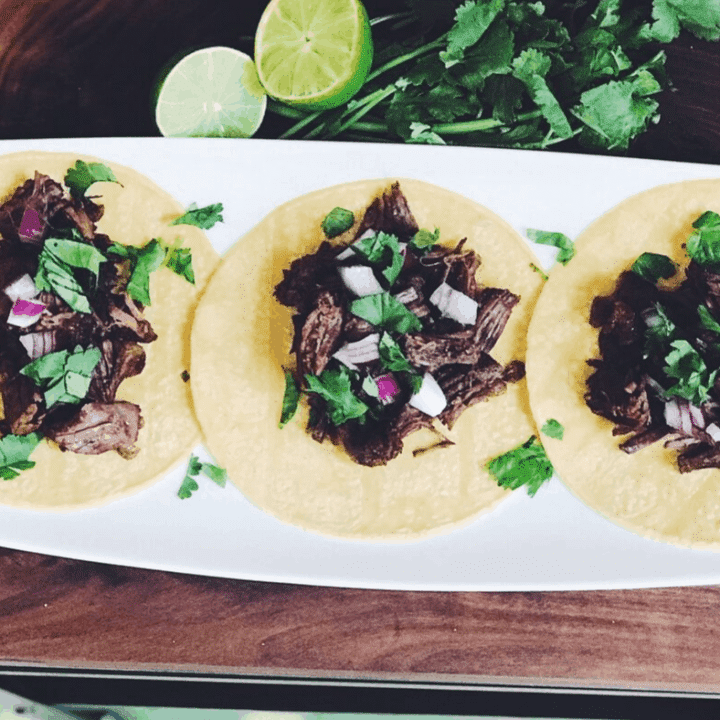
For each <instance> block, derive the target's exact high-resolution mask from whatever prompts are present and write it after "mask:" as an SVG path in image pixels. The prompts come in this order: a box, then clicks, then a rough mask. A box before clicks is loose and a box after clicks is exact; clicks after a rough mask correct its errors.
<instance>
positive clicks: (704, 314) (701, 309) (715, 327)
mask: <svg viewBox="0 0 720 720" xmlns="http://www.w3.org/2000/svg"><path fill="white" fill-rule="evenodd" d="M698 315H699V316H700V324H701V325H702V326H703V327H704V328H706V329H707V330H712V332H714V333H718V335H720V323H718V321H717V320H716V319H715V318H714V317H713V316H712V315H711V314H710V311H709V310H708V309H707V308H706V307H705V305H699V306H698Z"/></svg>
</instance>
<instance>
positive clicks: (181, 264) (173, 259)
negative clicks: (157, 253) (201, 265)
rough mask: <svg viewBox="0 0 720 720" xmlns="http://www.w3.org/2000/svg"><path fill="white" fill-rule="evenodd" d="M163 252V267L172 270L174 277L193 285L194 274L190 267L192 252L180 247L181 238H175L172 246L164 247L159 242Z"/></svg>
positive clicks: (163, 244)
mask: <svg viewBox="0 0 720 720" xmlns="http://www.w3.org/2000/svg"><path fill="white" fill-rule="evenodd" d="M160 244H161V245H162V246H163V249H164V250H165V260H164V262H163V265H164V266H165V267H166V268H167V269H168V270H172V272H174V273H175V274H176V275H179V276H180V277H181V278H184V279H185V280H187V281H188V282H189V283H190V284H191V285H194V284H195V272H194V271H193V266H192V251H191V250H190V248H184V247H180V246H181V245H182V238H177V239H176V240H175V242H174V243H173V244H172V245H166V244H165V243H163V242H162V240H160Z"/></svg>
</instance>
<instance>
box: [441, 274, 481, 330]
mask: <svg viewBox="0 0 720 720" xmlns="http://www.w3.org/2000/svg"><path fill="white" fill-rule="evenodd" d="M430 302H431V303H432V304H433V305H435V306H436V307H437V308H438V310H440V312H441V313H442V315H444V316H445V317H448V318H451V319H452V320H456V321H457V322H459V323H461V324H462V325H472V324H473V323H474V322H475V318H476V317H477V311H478V304H477V303H476V302H475V301H474V300H473V299H472V298H471V297H468V296H467V295H465V293H461V292H460V291H459V290H455V288H452V287H450V285H448V284H447V283H442V284H441V285H439V286H438V288H437V289H436V290H435V292H433V294H432V295H431V296H430Z"/></svg>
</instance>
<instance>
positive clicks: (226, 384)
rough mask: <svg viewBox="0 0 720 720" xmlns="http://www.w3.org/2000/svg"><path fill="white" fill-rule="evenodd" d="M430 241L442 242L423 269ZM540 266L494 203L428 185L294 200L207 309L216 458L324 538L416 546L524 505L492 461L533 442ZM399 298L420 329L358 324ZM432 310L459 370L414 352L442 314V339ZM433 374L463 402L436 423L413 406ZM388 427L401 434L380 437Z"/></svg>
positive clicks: (271, 506)
mask: <svg viewBox="0 0 720 720" xmlns="http://www.w3.org/2000/svg"><path fill="white" fill-rule="evenodd" d="M331 211H332V213H331ZM338 211H339V212H340V215H341V216H342V214H343V212H345V213H348V212H349V213H351V214H352V219H351V220H350V227H341V228H340V229H335V230H331V229H330V227H329V224H328V223H329V221H330V218H329V217H328V216H332V214H333V213H336V212H338ZM410 211H411V212H410ZM323 226H324V227H325V231H324V230H323ZM436 228H437V229H439V240H438V238H437V232H436ZM340 230H342V232H340ZM338 232H339V233H340V234H336V233H338ZM418 233H419V235H420V238H424V240H418V241H417V242H420V243H421V244H427V247H423V248H422V249H420V250H418V249H417V248H416V250H414V251H413V252H414V253H415V259H411V257H410V250H411V248H410V245H411V244H412V240H413V238H414V237H415V235H416V234H418ZM333 235H334V237H332V239H330V240H329V239H328V237H329V236H333ZM381 235H382V236H383V239H382V241H380V239H379V238H380V236H381ZM387 236H393V238H394V239H388V238H387ZM360 245H362V246H363V247H362V248H359V246H360ZM351 246H353V247H355V248H356V249H353V247H351ZM371 246H372V247H371ZM390 246H392V247H390ZM357 249H361V250H362V252H361V254H360V255H358V253H357ZM398 254H401V255H402V257H399V258H398V257H397V256H398ZM478 255H479V258H480V260H479V262H480V263H481V264H480V268H479V271H478V272H477V274H476V270H477V264H478V257H477V256H478ZM421 257H422V258H424V262H426V263H427V273H428V277H429V275H432V277H433V280H432V283H434V284H432V285H431V284H430V280H429V279H428V280H427V282H428V285H427V288H426V291H425V292H424V293H422V292H421V293H420V294H418V293H417V292H415V291H416V290H417V284H415V285H414V286H413V284H414V283H415V280H418V278H415V280H413V278H412V277H410V276H407V275H406V274H405V273H406V272H407V269H408V267H410V265H412V264H414V263H415V264H419V263H420V258H421ZM380 258H382V260H381V261H380V260H379V259H380ZM533 259H534V258H533V255H532V253H531V252H530V250H529V249H528V248H527V246H526V245H525V243H524V242H523V240H522V238H520V237H519V236H518V235H517V234H516V233H515V232H514V231H513V230H512V228H510V226H509V225H507V224H506V223H505V222H504V221H502V220H501V219H500V218H498V217H497V216H496V215H494V214H493V213H491V212H490V211H489V210H487V209H486V208H484V207H481V206H480V205H477V204H476V203H474V202H473V201H471V200H468V199H467V198H465V197H462V196H460V195H457V194H455V193H452V192H449V191H447V190H444V189H442V188H439V187H436V186H433V185H430V184H427V183H423V182H419V181H415V180H401V181H400V183H399V187H397V186H396V185H395V184H394V183H393V181H391V180H368V181H360V182H354V183H349V184H346V185H339V186H335V187H330V188H327V189H324V190H320V191H317V192H314V193H311V194H309V195H306V196H303V197H300V198H297V199H296V200H293V201H291V202H289V203H287V204H285V205H282V206H281V207H279V208H277V209H276V210H275V211H273V212H272V213H271V214H270V215H269V216H268V217H267V218H265V220H263V221H262V222H261V223H260V224H259V225H258V226H256V227H255V228H253V229H252V230H251V231H250V232H249V233H248V234H247V235H246V236H245V237H244V238H243V239H242V240H241V241H240V242H239V243H238V244H237V245H236V246H235V247H234V248H233V249H232V250H231V251H230V252H229V253H228V255H227V256H226V257H225V258H224V259H223V262H222V263H221V266H220V267H219V269H218V270H217V272H216V273H215V275H214V276H213V278H212V279H211V281H210V283H209V285H208V289H207V291H206V293H205V295H204V296H203V299H202V300H201V303H200V305H199V307H198V311H197V314H196V318H195V322H194V325H193V332H192V372H191V375H192V378H191V385H192V392H193V398H194V401H195V406H196V412H197V415H198V419H199V421H200V424H201V427H202V429H203V433H204V435H205V437H206V443H207V445H208V448H209V449H210V451H211V452H212V453H213V454H214V455H215V457H216V458H217V460H218V461H219V463H220V464H221V465H222V466H224V467H225V468H226V469H227V471H228V474H229V477H230V479H231V480H232V481H233V482H234V483H235V484H236V485H237V487H238V488H239V489H240V490H241V491H242V492H243V493H244V494H245V496H246V497H247V498H248V499H249V500H250V501H251V502H253V503H254V504H255V505H257V506H258V507H260V508H261V509H263V510H265V511H267V512H268V513H270V514H272V515H274V516H275V517H276V518H279V519H280V520H283V521H285V522H288V523H291V524H294V525H298V526H300V527H302V528H305V529H308V530H311V531H315V532H319V533H322V534H326V535H330V536H334V537H345V538H354V539H369V538H373V539H386V540H390V539H396V540H397V539H399V540H408V539H417V538H419V537H423V536H426V535H429V534H432V533H437V532H441V531H447V530H450V529H452V528H454V527H457V526H459V525H461V524H464V523H468V522H470V521H471V520H472V519H473V518H475V517H476V516H477V515H479V514H480V513H482V512H485V511H488V510H490V509H491V508H493V507H495V506H496V505H497V504H498V503H499V502H500V501H501V500H502V499H503V498H504V497H505V496H506V495H507V491H506V490H504V489H502V488H500V487H499V486H498V484H497V483H496V482H495V481H494V480H493V479H492V478H491V477H490V476H489V475H488V473H487V471H486V470H485V469H484V467H485V464H486V463H487V462H488V461H489V460H490V459H491V458H493V457H494V456H496V455H498V454H499V453H502V452H505V451H508V450H510V449H511V448H514V447H515V446H517V445H518V443H520V442H522V441H524V440H526V439H527V437H528V435H531V434H532V433H533V426H532V422H531V418H530V415H529V407H528V404H527V398H526V392H525V383H524V379H523V378H522V376H523V375H524V367H523V366H522V360H523V358H524V354H525V331H526V328H527V324H528V322H529V318H530V312H531V308H532V307H533V304H534V301H535V298H536V296H537V294H538V292H539V290H540V285H541V283H542V280H541V278H540V276H539V275H538V274H537V273H536V272H535V271H534V270H533V267H532V263H533ZM376 261H378V262H379V264H378V265H376V266H375V270H374V271H373V272H372V273H371V272H370V268H369V267H368V266H370V267H372V266H373V263H374V262H376ZM360 266H362V267H363V268H368V269H367V270H362V269H358V267H360ZM341 268H355V270H351V271H350V272H349V273H347V274H343V273H341V272H340V269H341ZM423 272H425V270H423ZM388 273H389V275H388ZM371 274H372V275H373V276H374V277H375V280H376V282H380V284H381V286H382V287H383V288H384V289H383V290H382V292H380V293H378V292H377V288H375V290H374V291H372V292H371V291H370V290H371V289H369V288H366V289H365V290H364V291H363V290H362V289H361V288H360V286H364V285H366V284H367V283H372V279H371V278H370V275H371ZM378 278H380V280H378ZM426 279H427V278H426ZM420 280H422V278H420V279H419V280H418V282H420ZM445 281H447V282H445ZM444 282H445V284H446V285H455V288H454V290H457V289H458V287H463V288H464V289H465V290H466V291H467V293H469V295H473V296H474V298H475V299H478V300H480V298H481V297H482V299H481V300H480V302H479V303H475V304H476V305H479V306H480V307H481V309H480V310H478V312H477V315H475V314H473V318H471V319H470V320H469V321H466V322H467V323H468V324H465V325H463V324H462V322H461V321H460V320H457V319H449V318H452V317H453V316H452V313H453V312H454V311H453V310H451V309H449V307H448V305H449V304H450V303H448V304H447V305H443V301H439V302H440V306H438V305H437V304H436V303H435V302H434V301H435V300H436V299H437V298H433V302H432V303H431V302H430V298H429V297H428V296H429V295H431V294H432V293H433V292H434V291H435V290H437V289H438V288H439V287H440V285H442V284H443V283H444ZM393 283H397V284H396V285H395V284H393ZM390 285H392V288H391V291H392V292H390V291H389V290H388V289H387V288H388V286H390ZM351 288H354V289H351ZM441 290H442V289H441ZM448 293H449V291H448ZM390 294H392V295H393V299H394V300H396V299H397V298H400V300H397V305H393V307H395V310H397V312H395V310H393V311H392V312H391V313H389V314H390V315H393V317H394V318H395V319H398V318H400V324H401V325H402V324H403V323H404V322H405V321H406V320H409V321H410V324H409V325H408V327H407V328H399V327H397V326H386V325H384V324H383V323H384V320H379V319H375V320H373V319H372V316H371V315H365V317H364V318H363V317H362V316H361V315H357V316H355V318H354V319H351V318H349V315H350V314H351V313H349V311H348V309H347V308H345V305H348V307H349V305H350V304H352V303H354V302H355V301H366V300H367V301H368V302H370V303H371V304H372V302H374V301H377V300H378V298H381V297H385V300H387V303H388V307H389V306H390V305H391V304H392V303H393V299H388V298H387V297H386V296H388V295H390ZM441 294H442V292H441ZM469 295H466V298H467V299H468V300H470V301H471V303H474V302H475V299H473V298H470V297H469ZM356 296H357V297H356ZM394 296H397V298H395V297H394ZM499 297H502V298H504V300H503V301H502V302H500V301H498V298H499ZM456 300H458V299H457V298H456ZM403 301H404V304H403ZM495 301H498V302H497V303H495ZM383 302H385V301H383ZM464 302H465V301H463V300H462V299H459V300H458V303H457V305H458V307H459V306H460V305H462V304H463V303H464ZM338 303H340V304H342V305H343V308H344V309H342V310H338V307H337V304H338ZM493 303H495V305H494V306H495V309H496V311H497V314H496V315H493V317H494V318H495V320H497V324H498V328H500V327H502V328H504V329H502V334H500V335H499V338H498V337H496V336H495V337H493V339H492V341H491V342H490V344H489V346H488V347H485V348H484V350H486V351H487V352H484V351H483V352H478V353H475V355H477V356H475V355H474V354H473V353H474V351H475V349H477V348H473V347H472V346H473V342H474V341H473V340H471V339H470V338H471V337H474V335H473V333H474V332H475V330H477V326H479V325H480V324H481V315H482V313H483V310H482V306H483V305H484V304H488V306H490V305H492V304H493ZM431 306H432V307H431ZM398 307H399V309H398ZM440 308H442V311H441V309H440ZM375 309H377V308H375ZM456 309H457V308H456ZM358 312H359V311H358ZM372 312H373V311H372V310H371V313H372ZM491 314H492V313H491ZM431 315H432V317H433V320H432V322H433V323H436V325H437V327H438V328H442V331H441V332H439V333H438V337H436V338H434V340H433V342H434V341H435V340H437V341H438V343H443V342H444V343H445V345H453V344H455V345H456V346H457V347H456V348H455V352H456V353H457V358H456V363H455V364H452V365H453V366H452V368H450V367H449V366H448V365H447V364H446V362H445V361H444V360H438V354H439V350H438V348H437V343H436V345H435V346H433V347H434V349H432V350H431V349H429V346H428V345H424V346H422V347H421V346H420V345H416V346H415V348H414V351H415V354H413V351H412V350H411V349H410V348H409V345H408V343H407V342H406V340H407V337H405V336H406V335H407V333H410V334H413V335H414V337H415V340H420V339H422V338H420V337H419V336H420V335H422V334H423V332H418V331H417V330H418V329H417V328H414V326H413V323H412V321H413V319H417V318H423V317H425V318H426V320H425V321H424V323H425V324H424V327H423V328H422V329H423V331H425V330H427V327H428V323H429V322H430V319H429V317H430V316H431ZM441 316H444V317H441ZM483 317H485V318H486V319H487V320H488V323H487V324H488V325H492V321H491V319H490V316H489V315H488V316H484V315H483ZM475 318H477V321H475ZM350 320H352V321H351V322H350ZM473 323H475V325H473ZM388 328H390V329H388ZM408 328H409V329H408ZM456 332H457V333H458V334H455V333H456ZM497 334H499V333H496V335H497ZM439 336H442V337H439ZM459 336H462V338H463V339H462V341H460V339H459ZM370 345H372V346H373V347H370ZM490 346H491V350H490ZM383 352H385V353H387V354H388V355H389V356H391V358H392V359H393V360H394V361H395V362H397V365H396V366H395V367H394V368H393V369H392V370H390V371H388V367H389V365H388V363H387V362H385V364H384V369H383V367H382V364H381V363H379V361H378V356H381V357H382V354H383ZM490 352H491V353H492V356H490ZM368 353H369V355H368ZM463 353H465V354H466V356H465V357H461V356H462V355H463ZM421 356H422V357H421ZM408 358H411V359H412V363H410V364H411V365H413V367H409V366H408V365H407V364H405V361H407V360H408ZM386 360H387V357H386ZM463 362H464V363H465V364H463ZM443 365H444V366H445V367H444V368H443V367H442V366H443ZM485 371H487V372H486V374H488V375H490V374H492V375H493V376H494V378H495V380H496V381H497V382H496V383H495V384H492V383H491V386H488V387H486V388H485V389H484V390H482V391H481V390H480V389H479V388H478V386H473V385H472V382H473V380H472V378H475V377H476V376H478V375H482V374H483V372H485ZM428 374H432V375H435V376H436V377H437V384H438V385H440V386H442V388H444V393H445V395H446V397H445V400H446V401H447V405H446V406H443V408H440V407H437V408H436V409H435V411H432V414H430V413H428V414H425V415H423V414H422V413H419V412H417V408H416V407H413V406H412V404H410V403H409V400H410V399H411V397H412V396H414V395H415V394H416V393H417V394H418V395H420V394H422V386H423V385H424V383H425V380H426V376H427V375H428ZM451 378H452V379H453V381H454V382H455V384H456V385H457V386H458V387H459V386H463V387H464V388H465V389H466V390H467V396H466V397H465V399H464V400H463V401H459V400H458V399H457V397H456V395H453V390H452V389H449V386H450V385H452V382H451ZM325 380H329V382H328V383H325ZM318 383H325V387H326V389H327V388H330V390H329V392H330V395H331V396H332V393H333V390H332V388H333V387H334V388H335V389H336V390H338V391H339V392H341V394H342V392H344V391H340V390H339V388H340V387H341V386H344V387H345V389H346V390H348V389H350V390H351V391H352V392H351V395H350V396H347V395H344V396H343V398H341V399H339V400H338V401H337V402H334V401H333V400H332V397H329V396H327V395H325V397H324V399H323V391H322V390H318V391H317V392H315V391H314V390H315V388H317V386H318ZM370 383H373V384H374V388H372V386H371V385H370ZM293 385H295V388H296V390H297V391H299V392H300V393H301V394H302V396H303V397H302V399H301V400H300V404H299V408H298V415H297V416H296V417H295V418H293V419H292V420H290V421H289V422H287V424H284V426H283V427H282V428H279V426H278V425H279V423H278V421H279V420H280V416H281V405H282V404H283V402H282V401H283V397H285V400H286V402H287V400H288V397H289V396H292V395H293V392H292V391H291V392H289V393H288V392H285V393H284V390H287V388H292V387H293ZM388 388H389V389H388ZM442 388H441V389H442ZM384 393H386V395H385V397H382V395H383V394H384ZM458 393H459V391H458ZM393 396H394V397H393ZM481 400H487V402H482V401H481ZM430 402H431V403H432V402H433V401H432V399H431V401H430ZM361 406H365V410H363V408H362V407H361ZM460 406H462V407H460ZM443 410H445V411H446V412H447V414H446V415H443V414H442V413H443ZM343 413H345V414H346V416H345V417H343V419H341V420H340V421H339V423H337V422H335V421H336V420H337V416H338V415H341V414H343ZM355 413H358V414H355ZM362 416H364V417H362ZM378 418H385V419H389V424H388V425H382V426H380V427H381V430H377V429H376V430H373V429H372V423H373V422H374V421H375V420H377V419H378ZM285 419H286V418H283V420H285ZM345 422H347V425H346V426H345V429H341V428H338V427H337V425H338V424H340V425H342V424H343V423H345ZM347 428H352V430H351V431H348V429H347ZM349 432H350V435H351V436H350V437H349V436H348V433H349ZM390 436H392V437H390ZM358 438H360V439H359V440H358ZM323 440H325V442H322V441H323ZM368 441H372V442H368Z"/></svg>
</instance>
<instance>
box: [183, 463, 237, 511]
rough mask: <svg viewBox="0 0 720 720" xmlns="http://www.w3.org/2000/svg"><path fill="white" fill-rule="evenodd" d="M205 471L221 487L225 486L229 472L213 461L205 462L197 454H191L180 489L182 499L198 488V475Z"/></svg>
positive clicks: (204, 473)
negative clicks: (212, 462)
mask: <svg viewBox="0 0 720 720" xmlns="http://www.w3.org/2000/svg"><path fill="white" fill-rule="evenodd" d="M200 473H203V475H205V476H206V477H209V478H210V479H211V480H212V481H213V482H214V483H216V484H217V485H219V486H220V487H225V485H226V483H227V472H226V471H225V470H224V469H223V468H221V467H218V466H217V465H213V464H211V463H204V462H202V461H201V460H200V458H198V457H196V456H195V455H191V456H190V462H189V463H188V468H187V471H186V472H185V477H184V478H183V481H182V483H181V485H180V489H179V490H178V497H179V498H180V499H181V500H186V499H187V498H189V497H190V496H191V495H192V494H193V493H194V492H195V491H196V490H197V489H199V487H200V486H199V485H198V483H197V480H196V478H197V476H198V475H199V474H200Z"/></svg>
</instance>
